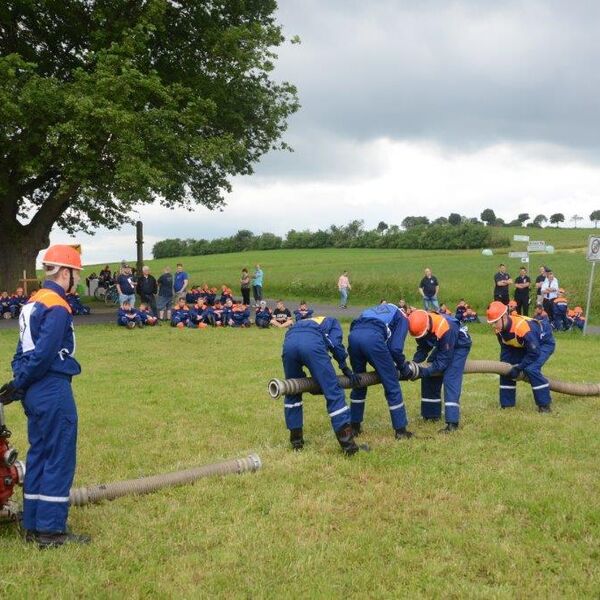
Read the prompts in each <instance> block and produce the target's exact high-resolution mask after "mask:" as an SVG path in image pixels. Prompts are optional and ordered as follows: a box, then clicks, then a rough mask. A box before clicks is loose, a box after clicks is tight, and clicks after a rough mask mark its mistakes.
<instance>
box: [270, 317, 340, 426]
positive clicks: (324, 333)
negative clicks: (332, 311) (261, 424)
mask: <svg viewBox="0 0 600 600" xmlns="http://www.w3.org/2000/svg"><path fill="white" fill-rule="evenodd" d="M342 338H343V333H342V328H341V326H340V324H339V322H338V321H337V319H333V318H331V317H312V318H310V319H303V320H302V321H299V322H298V323H296V324H295V325H294V326H293V327H291V328H290V329H289V330H288V331H287V333H286V334H285V339H284V342H283V353H282V357H281V358H282V360H283V370H284V372H285V377H286V379H289V378H297V377H305V374H304V371H303V370H302V368H303V367H304V366H306V367H307V368H308V370H309V371H310V374H311V375H312V376H313V377H314V378H315V379H316V381H317V383H318V384H319V386H320V387H321V389H322V390H323V394H324V396H325V401H326V402H327V412H328V414H329V418H330V419H331V426H332V427H333V430H334V431H336V432H337V431H339V430H340V429H341V428H342V427H344V426H346V425H348V423H349V422H350V409H349V408H348V405H347V404H346V397H345V395H344V390H343V388H342V386H341V385H340V384H339V382H338V380H337V376H336V374H335V370H334V368H333V365H332V364H331V359H330V358H329V352H331V354H332V355H333V358H335V360H336V361H337V362H338V364H339V366H340V369H341V368H343V367H344V366H345V364H346V357H347V356H348V354H347V353H346V349H345V348H344V344H343V343H342ZM283 406H284V414H285V424H286V426H287V428H288V429H290V430H292V429H301V428H302V425H303V411H302V395H301V394H297V395H296V394H295V395H288V396H285V399H284V404H283Z"/></svg>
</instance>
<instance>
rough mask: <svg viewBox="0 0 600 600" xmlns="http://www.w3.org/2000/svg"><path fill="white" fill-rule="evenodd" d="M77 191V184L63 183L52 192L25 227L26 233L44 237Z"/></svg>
mask: <svg viewBox="0 0 600 600" xmlns="http://www.w3.org/2000/svg"><path fill="white" fill-rule="evenodd" d="M78 189H79V184H78V183H75V182H73V183H64V182H63V183H62V184H61V185H59V186H58V187H57V188H56V189H55V190H53V191H52V192H51V193H50V194H49V195H48V198H47V199H46V201H45V202H44V203H43V204H42V205H41V206H40V209H39V210H38V211H37V213H36V214H35V215H34V217H33V219H31V222H30V223H29V225H27V229H28V231H29V232H30V233H31V234H33V235H35V236H37V237H46V236H47V235H48V234H49V233H50V230H51V229H52V226H53V225H54V223H55V222H56V221H57V220H58V218H59V217H60V216H61V215H62V214H63V213H64V212H65V211H66V210H67V208H69V203H70V202H71V200H73V197H74V196H75V194H76V193H77V191H78Z"/></svg>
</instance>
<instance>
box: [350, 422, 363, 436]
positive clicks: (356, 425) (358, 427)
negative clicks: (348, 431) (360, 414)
mask: <svg viewBox="0 0 600 600" xmlns="http://www.w3.org/2000/svg"><path fill="white" fill-rule="evenodd" d="M350 427H352V433H353V434H354V437H356V436H357V435H360V434H361V433H362V426H361V424H360V423H350Z"/></svg>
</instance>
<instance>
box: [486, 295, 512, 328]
mask: <svg viewBox="0 0 600 600" xmlns="http://www.w3.org/2000/svg"><path fill="white" fill-rule="evenodd" d="M506 311H507V306H506V305H505V304H502V302H499V301H498V300H494V302H492V303H491V304H490V305H489V306H488V309H487V311H486V315H487V322H488V323H495V322H496V321H497V320H498V319H501V318H502V317H503V316H504V315H505V314H506Z"/></svg>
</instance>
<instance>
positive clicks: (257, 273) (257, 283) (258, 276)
mask: <svg viewBox="0 0 600 600" xmlns="http://www.w3.org/2000/svg"><path fill="white" fill-rule="evenodd" d="M263 278H264V273H263V271H262V269H261V268H260V265H259V264H258V263H257V264H256V265H255V267H254V276H253V278H252V295H253V296H254V306H255V307H257V306H258V305H259V303H260V301H261V300H262V299H263V296H262V289H263Z"/></svg>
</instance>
